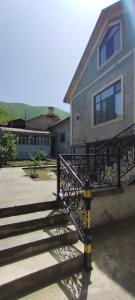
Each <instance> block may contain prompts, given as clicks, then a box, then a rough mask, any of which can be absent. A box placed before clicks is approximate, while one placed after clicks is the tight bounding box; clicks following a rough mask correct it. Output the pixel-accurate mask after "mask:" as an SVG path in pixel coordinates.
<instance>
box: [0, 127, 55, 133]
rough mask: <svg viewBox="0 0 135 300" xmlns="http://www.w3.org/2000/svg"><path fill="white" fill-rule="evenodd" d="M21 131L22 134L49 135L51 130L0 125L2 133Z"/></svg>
mask: <svg viewBox="0 0 135 300" xmlns="http://www.w3.org/2000/svg"><path fill="white" fill-rule="evenodd" d="M5 132H9V133H14V134H17V133H20V134H29V135H30V134H36V135H49V134H51V132H50V131H38V130H28V129H20V128H10V127H0V133H5Z"/></svg>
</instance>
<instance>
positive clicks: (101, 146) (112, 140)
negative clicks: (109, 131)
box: [97, 123, 135, 150]
mask: <svg viewBox="0 0 135 300" xmlns="http://www.w3.org/2000/svg"><path fill="white" fill-rule="evenodd" d="M133 126H135V123H133V124H131V125H130V126H129V127H127V128H126V129H124V130H122V131H121V132H119V133H118V134H116V135H115V136H114V137H113V138H111V139H109V140H108V141H107V142H105V143H104V144H102V145H100V146H99V147H97V150H99V149H101V148H103V147H104V146H106V145H107V144H109V143H110V142H114V140H115V139H117V138H118V137H120V136H121V135H122V134H123V133H125V132H126V131H128V130H129V129H130V128H132V127H133Z"/></svg>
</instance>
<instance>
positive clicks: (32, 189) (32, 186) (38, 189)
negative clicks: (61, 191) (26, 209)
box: [0, 167, 56, 207]
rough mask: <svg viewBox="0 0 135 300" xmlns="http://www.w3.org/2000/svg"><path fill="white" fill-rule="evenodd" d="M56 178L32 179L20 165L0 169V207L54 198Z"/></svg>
mask: <svg viewBox="0 0 135 300" xmlns="http://www.w3.org/2000/svg"><path fill="white" fill-rule="evenodd" d="M53 193H56V180H51V181H50V180H49V181H34V180H33V179H31V178H30V177H29V176H27V175H26V173H25V172H24V170H23V169H22V168H20V167H16V168H2V169H0V207H7V206H13V205H22V204H28V203H34V202H43V201H48V200H50V201H51V200H55V196H54V195H53Z"/></svg>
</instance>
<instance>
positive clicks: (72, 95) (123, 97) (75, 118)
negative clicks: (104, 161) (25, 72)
mask: <svg viewBox="0 0 135 300" xmlns="http://www.w3.org/2000/svg"><path fill="white" fill-rule="evenodd" d="M64 102H66V103H70V107H71V144H72V145H81V144H86V143H95V142H99V141H101V140H107V139H110V138H112V137H114V136H115V135H116V134H118V133H119V132H121V131H122V130H124V129H126V128H127V127H128V126H130V125H131V124H133V123H134V122H135V32H134V28H133V24H132V22H131V20H130V14H129V12H128V10H127V9H126V7H124V6H123V4H122V2H121V1H119V2H117V3H115V4H113V5H111V6H109V7H107V8H106V9H104V10H103V11H102V12H101V14H100V16H99V19H98V21H97V24H96V26H95V28H94V30H93V33H92V36H91V37H90V40H89V42H88V45H87V47H86V49H85V52H84V54H83V57H82V59H81V61H80V64H79V66H78V68H77V70H76V73H75V75H74V77H73V80H72V82H71V84H70V86H69V89H68V91H67V93H66V96H65V98H64Z"/></svg>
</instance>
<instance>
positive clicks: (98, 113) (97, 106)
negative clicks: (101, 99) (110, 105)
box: [95, 103, 100, 124]
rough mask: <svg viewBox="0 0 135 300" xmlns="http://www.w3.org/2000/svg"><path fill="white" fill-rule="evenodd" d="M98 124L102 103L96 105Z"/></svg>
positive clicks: (97, 122)
mask: <svg viewBox="0 0 135 300" xmlns="http://www.w3.org/2000/svg"><path fill="white" fill-rule="evenodd" d="M95 121H96V124H99V123H100V103H98V104H97V105H96V120H95Z"/></svg>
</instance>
